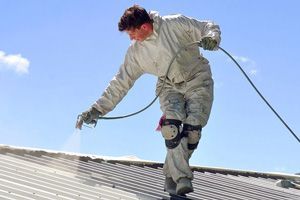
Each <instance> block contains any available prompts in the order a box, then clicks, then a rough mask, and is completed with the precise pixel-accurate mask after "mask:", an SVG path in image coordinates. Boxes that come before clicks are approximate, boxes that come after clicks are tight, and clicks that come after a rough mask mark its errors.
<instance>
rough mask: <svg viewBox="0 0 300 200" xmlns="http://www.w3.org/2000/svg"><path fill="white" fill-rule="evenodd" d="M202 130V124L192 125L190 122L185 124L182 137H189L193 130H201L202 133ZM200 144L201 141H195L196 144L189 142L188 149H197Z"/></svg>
mask: <svg viewBox="0 0 300 200" xmlns="http://www.w3.org/2000/svg"><path fill="white" fill-rule="evenodd" d="M201 130H202V126H201V125H199V126H192V125H190V124H184V125H183V130H182V134H181V135H182V137H189V134H190V132H191V131H199V134H201ZM200 136H201V135H200ZM200 136H199V137H200ZM198 144H199V141H198V142H197V143H194V144H190V143H188V149H189V150H195V149H196V148H197V146H198Z"/></svg>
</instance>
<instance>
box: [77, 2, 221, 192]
mask: <svg viewBox="0 0 300 200" xmlns="http://www.w3.org/2000/svg"><path fill="white" fill-rule="evenodd" d="M118 26H119V31H121V32H124V31H125V32H126V33H127V34H128V35H129V37H130V40H134V41H135V42H134V43H133V44H132V45H131V46H130V47H129V48H128V51H127V53H126V56H125V61H124V64H123V65H122V66H121V67H120V69H119V72H118V73H117V74H116V75H115V77H114V78H113V79H112V81H111V82H110V84H109V86H108V87H107V88H106V89H105V91H104V92H103V94H102V96H101V97H100V98H99V100H97V101H96V102H95V103H94V104H93V105H92V106H91V108H90V109H89V110H87V111H86V112H83V113H82V114H81V117H82V119H83V121H84V122H85V123H87V124H90V123H93V122H95V121H96V120H97V119H98V118H99V117H100V116H103V115H105V114H107V113H108V112H110V111H111V110H113V109H114V108H115V106H116V105H117V104H118V103H119V102H120V101H121V100H122V98H123V97H124V96H125V95H126V93H127V92H128V90H129V89H130V88H131V87H132V86H133V84H134V82H135V81H136V80H137V79H138V78H139V77H140V76H141V75H142V74H144V73H150V74H153V75H155V76H157V77H158V82H157V89H156V93H157V94H158V92H159V91H160V90H161V88H162V85H163V82H164V81H165V85H164V87H163V89H162V92H161V93H160V94H159V101H160V105H161V110H162V111H163V115H164V119H163V120H162V123H161V125H162V127H161V133H162V136H163V137H164V139H165V144H166V147H167V156H166V160H165V164H164V168H163V171H164V175H165V176H166V179H165V186H164V187H165V188H164V189H165V191H167V192H169V193H170V194H177V195H185V194H186V193H189V192H192V191H193V186H192V182H191V180H192V179H193V173H192V171H191V169H190V166H189V159H190V157H191V155H192V153H193V151H194V150H195V149H196V148H197V145H198V143H199V140H200V137H201V130H202V128H203V127H204V126H205V125H206V123H207V121H208V118H209V114H210V111H211V106H212V101H213V80H212V75H211V71H210V66H209V62H208V60H207V59H205V58H204V57H203V56H202V55H201V54H200V52H199V47H198V46H197V45H193V46H188V47H186V48H185V49H184V50H182V51H181V52H180V53H179V54H178V55H177V56H176V59H175V60H174V62H173V64H172V66H171V68H170V70H169V72H168V74H167V77H166V79H164V77H165V75H166V72H167V69H168V65H169V63H170V60H171V59H172V58H173V57H174V56H175V54H176V52H177V51H178V49H180V48H182V47H184V46H186V45H187V44H190V43H192V42H195V41H201V46H202V47H203V49H206V50H217V49H218V45H219V43H220V40H221V39H220V30H219V26H218V25H215V24H214V23H213V22H210V21H197V20H195V19H192V18H188V17H185V16H183V15H170V16H165V17H161V16H159V15H158V13H156V12H150V13H147V12H146V10H145V9H144V8H142V7H140V6H137V5H134V6H132V7H130V8H128V9H126V10H125V12H124V14H123V16H122V17H121V19H120V22H119V24H118Z"/></svg>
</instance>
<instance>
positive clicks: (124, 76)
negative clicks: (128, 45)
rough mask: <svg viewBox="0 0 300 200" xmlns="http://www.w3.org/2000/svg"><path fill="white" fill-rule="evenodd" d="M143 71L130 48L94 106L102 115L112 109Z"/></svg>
mask: <svg viewBox="0 0 300 200" xmlns="http://www.w3.org/2000/svg"><path fill="white" fill-rule="evenodd" d="M143 73H144V72H143V70H142V69H141V68H140V67H139V65H138V64H137V62H136V60H135V59H134V56H133V53H132V52H131V51H130V49H129V50H128V51H127V54H126V56H125V61H124V63H123V64H122V65H121V67H120V69H119V71H118V73H117V74H116V75H115V76H114V78H113V79H112V80H111V81H110V83H109V85H108V87H107V88H106V89H105V90H104V92H103V94H102V95H101V97H100V98H99V99H98V100H97V101H96V102H95V103H94V104H93V105H92V107H94V108H96V109H97V110H99V111H100V112H101V114H102V115H105V114H107V113H108V112H110V111H112V110H113V109H114V108H115V106H116V105H117V104H118V103H119V102H120V101H121V100H122V99H123V97H124V96H125V95H126V94H127V92H128V91H129V89H130V88H131V87H132V86H133V84H134V82H135V81H136V80H137V79H138V78H139V77H140V76H141V75H142V74H143Z"/></svg>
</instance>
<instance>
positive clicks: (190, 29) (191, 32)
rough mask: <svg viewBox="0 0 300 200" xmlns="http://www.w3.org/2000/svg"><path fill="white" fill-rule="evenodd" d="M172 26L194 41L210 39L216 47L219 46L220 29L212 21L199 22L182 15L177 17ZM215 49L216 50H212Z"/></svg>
mask: <svg viewBox="0 0 300 200" xmlns="http://www.w3.org/2000/svg"><path fill="white" fill-rule="evenodd" d="M174 24H175V26H177V28H178V29H181V30H183V31H184V32H186V33H187V34H188V36H189V37H190V38H192V40H194V41H198V40H202V39H203V38H211V39H212V40H214V41H215V42H216V47H217V46H218V45H219V44H220V41H221V31H220V27H219V26H218V25H217V24H215V23H214V22H213V21H199V20H196V19H193V18H189V17H186V16H183V15H178V17H177V18H176V22H175V23H174ZM216 49H217V48H215V49H214V50H216ZM211 50H212V49H211Z"/></svg>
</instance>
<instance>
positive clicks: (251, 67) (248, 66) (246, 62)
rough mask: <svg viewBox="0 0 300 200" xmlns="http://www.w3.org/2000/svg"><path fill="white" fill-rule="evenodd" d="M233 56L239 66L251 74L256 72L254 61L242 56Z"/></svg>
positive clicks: (253, 74)
mask: <svg viewBox="0 0 300 200" xmlns="http://www.w3.org/2000/svg"><path fill="white" fill-rule="evenodd" d="M233 58H234V59H235V60H236V61H237V62H238V63H239V64H240V65H241V67H242V68H243V69H244V68H245V69H244V70H246V71H247V72H248V74H250V75H251V76H255V75H257V73H258V69H257V68H256V63H255V62H254V61H253V60H251V59H250V58H247V57H244V56H233Z"/></svg>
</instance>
